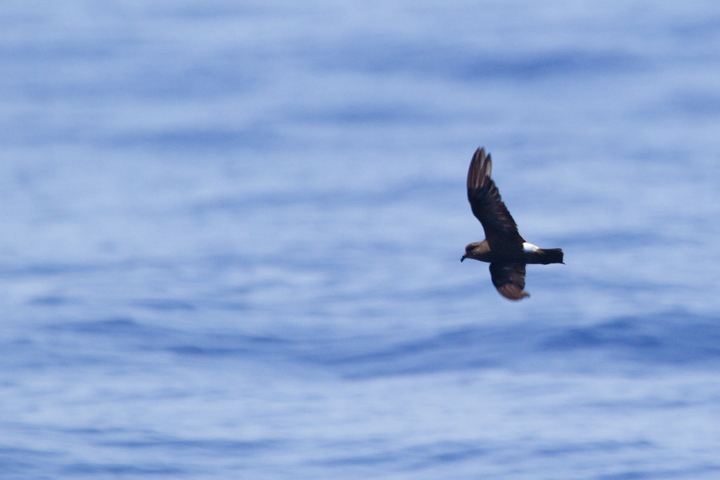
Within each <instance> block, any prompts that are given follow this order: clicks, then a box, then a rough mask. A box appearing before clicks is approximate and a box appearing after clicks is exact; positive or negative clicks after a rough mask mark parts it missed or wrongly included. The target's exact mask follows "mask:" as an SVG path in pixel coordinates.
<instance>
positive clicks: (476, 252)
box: [465, 240, 563, 265]
mask: <svg viewBox="0 0 720 480" xmlns="http://www.w3.org/2000/svg"><path fill="white" fill-rule="evenodd" d="M524 245H530V244H528V243H524ZM468 249H469V250H468ZM465 258H472V259H473V260H480V261H481V262H487V263H494V262H520V263H535V264H542V265H548V264H550V263H563V251H562V249H560V248H545V249H543V248H537V249H535V250H532V249H528V250H526V249H524V248H522V247H521V248H519V249H514V251H507V250H505V251H502V252H501V253H496V252H494V251H493V250H491V249H490V245H489V244H488V243H487V240H483V241H482V242H475V243H471V244H470V245H468V246H467V247H466V252H465Z"/></svg>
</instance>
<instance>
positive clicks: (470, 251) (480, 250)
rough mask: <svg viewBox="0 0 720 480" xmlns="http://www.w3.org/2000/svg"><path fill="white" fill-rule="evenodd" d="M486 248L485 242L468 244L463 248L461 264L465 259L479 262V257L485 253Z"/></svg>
mask: <svg viewBox="0 0 720 480" xmlns="http://www.w3.org/2000/svg"><path fill="white" fill-rule="evenodd" d="M487 251H488V247H487V242H484V241H483V242H475V243H471V244H469V245H468V246H467V247H465V255H463V256H462V258H460V261H461V262H462V261H463V260H465V259H466V258H472V259H475V260H480V257H481V256H482V255H483V254H484V253H487Z"/></svg>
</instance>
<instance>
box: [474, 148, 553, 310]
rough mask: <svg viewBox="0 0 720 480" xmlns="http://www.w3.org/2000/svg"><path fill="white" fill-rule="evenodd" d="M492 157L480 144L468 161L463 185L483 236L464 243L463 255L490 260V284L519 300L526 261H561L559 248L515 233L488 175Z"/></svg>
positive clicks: (504, 294)
mask: <svg viewBox="0 0 720 480" xmlns="http://www.w3.org/2000/svg"><path fill="white" fill-rule="evenodd" d="M491 170H492V161H491V160H490V154H488V155H487V156H486V155H485V149H484V148H478V149H477V151H476V152H475V155H473V159H472V162H470V171H469V172H468V179H467V189H468V200H470V206H471V207H472V212H473V214H474V215H475V216H476V217H477V219H478V220H480V223H482V226H483V229H484V230H485V240H483V241H482V242H475V243H471V244H470V245H468V246H467V247H465V255H463V256H462V258H461V259H460V261H461V262H462V261H463V260H465V259H466V258H473V259H475V260H480V261H481V262H488V263H490V276H491V277H492V282H493V285H495V288H497V291H498V292H500V295H502V296H503V297H505V298H509V299H510V300H522V299H523V298H524V297H529V296H530V294H528V293H527V292H526V291H525V290H523V289H524V288H525V265H526V264H528V263H541V264H543V265H547V264H548V263H563V251H562V249H560V248H546V249H542V248H538V247H536V246H535V245H533V244H531V243H527V242H526V241H525V240H524V239H523V238H522V237H521V236H520V234H519V233H518V229H517V224H516V223H515V220H513V218H512V216H511V215H510V212H508V209H507V207H506V206H505V204H504V203H503V202H502V200H501V199H500V192H498V189H497V187H496V186H495V182H493V181H492V180H491V179H490V173H491Z"/></svg>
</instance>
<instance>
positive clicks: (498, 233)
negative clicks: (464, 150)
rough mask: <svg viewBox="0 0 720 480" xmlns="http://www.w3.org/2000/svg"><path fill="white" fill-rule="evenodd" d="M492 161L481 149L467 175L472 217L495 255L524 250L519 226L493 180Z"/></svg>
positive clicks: (478, 150) (474, 157) (471, 163)
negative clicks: (496, 253) (477, 221)
mask: <svg viewBox="0 0 720 480" xmlns="http://www.w3.org/2000/svg"><path fill="white" fill-rule="evenodd" d="M491 172H492V159H491V158H490V155H487V156H486V155H485V149H484V148H478V149H477V151H476V152H475V155H473V159H472V162H470V170H469V171H468V180H467V186H468V200H469V201H470V206H471V207H472V212H473V214H474V215H475V216H476V217H477V219H478V220H480V223H481V224H482V226H483V229H484V230H485V238H486V239H487V241H488V244H489V245H490V249H491V250H494V251H496V252H501V251H502V250H505V249H508V250H510V251H512V252H514V251H515V250H517V248H518V247H520V248H522V243H523V242H524V241H525V240H523V238H522V237H521V236H520V234H519V233H518V229H517V224H516V223H515V220H513V218H512V215H510V212H508V209H507V207H506V206H505V204H504V203H503V201H502V199H501V197H500V192H498V189H497V187H496V186H495V182H493V181H492V180H491V179H490V174H491Z"/></svg>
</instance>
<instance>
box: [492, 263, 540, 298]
mask: <svg viewBox="0 0 720 480" xmlns="http://www.w3.org/2000/svg"><path fill="white" fill-rule="evenodd" d="M490 277H491V278H492V282H493V285H495V288H497V291H498V292H500V295H502V296H503V297H505V298H509V299H510V300H522V299H523V298H525V297H529V296H530V294H529V293H527V292H526V291H525V290H524V289H525V264H524V263H491V264H490Z"/></svg>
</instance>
